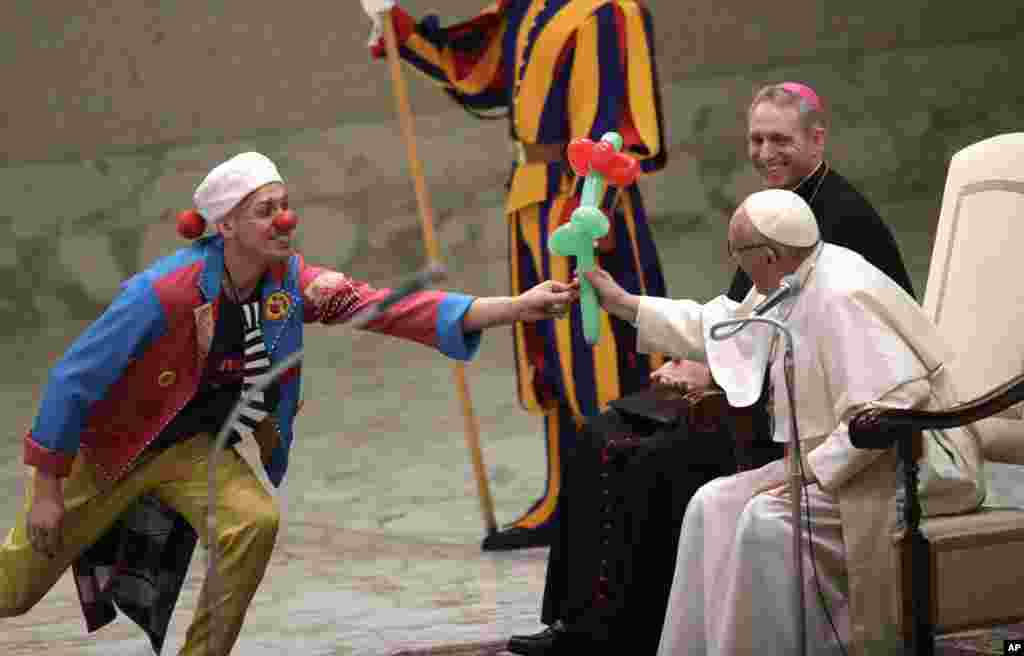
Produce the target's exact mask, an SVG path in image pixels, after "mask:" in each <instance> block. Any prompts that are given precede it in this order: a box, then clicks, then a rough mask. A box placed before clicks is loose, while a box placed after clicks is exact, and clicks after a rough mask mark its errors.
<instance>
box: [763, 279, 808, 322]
mask: <svg viewBox="0 0 1024 656" xmlns="http://www.w3.org/2000/svg"><path fill="white" fill-rule="evenodd" d="M799 291H800V279H799V278H797V277H796V274H793V273H790V274H787V275H785V276H782V280H781V281H779V287H778V289H776V290H775V291H774V292H772V294H771V296H769V297H768V298H766V299H764V300H763V301H761V302H760V303H758V304H757V305H756V306H754V311H753V313H752V315H753V316H755V317H758V316H761V315H762V314H764V313H765V312H767V311H768V310H770V309H772V308H773V307H775V306H776V305H778V304H779V303H781V302H782V301H784V300H785V299H787V298H789V297H790V296H793V295H795V294H796V293H797V292H799Z"/></svg>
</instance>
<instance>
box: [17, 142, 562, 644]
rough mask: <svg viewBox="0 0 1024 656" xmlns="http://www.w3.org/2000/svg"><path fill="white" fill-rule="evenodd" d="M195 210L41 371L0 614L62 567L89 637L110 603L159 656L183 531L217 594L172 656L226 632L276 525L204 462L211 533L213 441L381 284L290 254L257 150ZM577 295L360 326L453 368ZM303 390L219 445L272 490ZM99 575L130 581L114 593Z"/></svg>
mask: <svg viewBox="0 0 1024 656" xmlns="http://www.w3.org/2000/svg"><path fill="white" fill-rule="evenodd" d="M194 202H195V208H196V209H195V210H192V211H189V212H185V213H183V214H182V215H180V218H179V230H180V232H181V233H182V234H183V235H184V236H187V237H190V238H195V237H199V236H200V235H201V234H202V233H203V232H204V230H205V226H206V224H207V223H209V224H213V225H214V226H215V232H214V234H212V235H210V236H206V237H203V238H201V239H198V241H196V242H195V243H194V244H192V245H191V246H189V247H187V248H184V249H182V250H179V251H178V252H176V253H174V254H173V255H171V256H169V257H167V258H163V259H161V260H159V261H157V262H156V263H154V264H153V265H152V266H151V267H150V268H148V269H146V270H145V271H143V272H141V273H139V274H137V275H135V276H133V277H132V278H131V279H129V280H128V281H126V282H125V283H124V285H123V288H122V291H121V293H120V294H119V295H118V296H117V298H115V299H114V301H113V303H111V305H110V307H108V308H107V310H106V311H105V312H104V313H103V315H102V316H100V317H99V319H97V320H96V321H95V322H94V323H93V324H92V325H91V326H90V327H89V328H88V329H87V330H86V331H85V332H84V333H83V334H82V335H81V336H80V337H79V338H78V339H77V340H76V341H75V342H74V343H73V344H72V345H71V347H70V348H69V349H68V351H67V352H66V353H65V354H64V356H63V357H62V358H61V360H60V361H59V362H58V363H57V364H56V365H55V366H54V368H53V370H52V371H51V373H50V377H49V381H48V384H47V386H46V390H45V393H44V395H43V400H42V403H41V405H40V408H39V413H38V416H37V417H36V420H35V423H34V424H33V426H32V429H31V430H30V431H29V432H28V434H27V435H26V436H25V440H24V442H25V447H24V448H25V462H26V464H28V465H29V466H31V467H32V476H31V481H30V482H29V484H28V488H27V495H26V500H25V506H24V510H23V511H22V512H21V513H20V514H19V515H18V517H17V519H16V520H15V522H14V528H13V529H12V530H11V531H10V533H9V534H8V536H7V539H6V541H4V542H3V543H2V544H0V616H2V617H10V616H14V615H19V614H22V613H25V612H27V611H28V610H29V609H30V608H32V607H33V606H34V605H35V604H36V602H38V601H39V600H40V599H41V598H42V597H43V595H44V594H46V592H47V591H48V590H49V589H50V588H51V587H52V586H53V585H54V584H55V583H56V582H57V580H58V579H59V578H60V576H61V575H62V573H63V572H64V571H65V570H66V569H67V568H68V566H69V565H73V566H74V569H75V582H76V584H77V585H78V590H79V596H80V599H81V601H82V604H83V610H84V612H85V615H86V622H87V626H88V628H89V629H90V630H95V629H96V628H99V627H100V626H102V625H104V624H106V623H108V622H110V621H111V620H112V619H113V618H114V616H115V611H114V607H113V603H116V604H117V606H118V607H119V608H120V609H121V610H122V611H124V612H125V613H126V614H128V615H130V616H131V618H132V619H133V620H135V621H136V622H137V623H138V624H139V625H140V626H142V627H143V628H144V629H145V630H146V631H147V633H148V635H149V638H150V641H151V643H152V645H153V647H154V649H155V650H156V651H157V652H159V651H160V649H161V647H162V645H163V641H164V638H165V635H166V630H167V624H168V622H169V620H170V614H171V611H172V610H173V607H174V604H175V601H176V599H177V596H178V592H179V590H180V587H181V584H182V582H183V580H184V575H185V571H186V570H187V567H188V563H189V559H190V557H191V554H192V550H193V548H194V546H195V543H196V539H197V532H198V538H201V539H202V540H203V541H204V543H207V544H209V543H210V542H211V541H215V543H216V545H217V549H218V553H219V554H220V556H219V559H220V567H219V569H218V578H219V581H220V583H219V585H218V586H217V591H216V593H214V592H213V591H212V590H211V589H209V581H207V582H206V583H205V584H204V589H203V592H202V595H201V597H200V607H199V609H198V610H197V612H196V615H195V617H194V619H193V621H192V624H191V626H190V627H189V629H188V634H187V639H186V641H185V644H184V646H183V647H182V650H181V652H180V653H181V654H184V655H189V656H192V655H195V656H198V655H200V654H202V655H204V656H205V655H207V654H209V655H215V654H217V655H224V654H228V653H229V652H230V651H231V648H232V645H233V644H234V642H235V640H236V639H237V636H238V633H239V630H240V629H241V626H242V621H243V619H244V617H245V613H246V610H247V608H248V606H249V603H250V601H251V600H252V597H253V595H254V594H255V592H256V589H257V587H258V586H259V584H260V581H261V579H262V578H263V574H264V572H265V570H266V567H267V563H268V561H269V558H270V554H271V551H272V550H273V547H274V542H275V538H276V535H277V531H278V524H279V515H278V509H277V507H276V506H275V502H274V499H273V497H272V496H271V495H270V494H269V493H268V492H267V491H266V489H265V488H264V487H263V486H262V484H261V483H260V480H259V478H258V477H257V475H256V474H255V472H254V471H253V470H252V469H250V467H249V466H248V464H247V463H246V461H245V460H244V459H243V458H242V456H241V455H240V454H239V453H238V452H237V450H235V449H233V448H232V449H228V452H227V453H226V454H225V455H224V456H223V457H220V458H219V459H218V462H219V465H218V466H217V468H216V490H217V493H216V498H215V500H214V502H215V503H216V504H217V505H216V507H217V518H218V521H217V527H218V528H217V530H216V535H208V534H207V526H206V524H205V523H204V521H203V519H204V517H205V512H206V508H207V496H206V494H207V487H206V481H207V462H208V458H209V452H210V447H211V440H212V436H213V435H215V434H216V433H217V432H218V431H219V430H220V429H221V427H222V425H223V424H224V422H225V421H226V420H227V418H228V416H229V414H230V412H231V409H232V407H233V406H234V405H235V403H236V402H237V401H238V400H239V397H240V395H241V392H242V391H243V390H244V389H247V388H250V387H253V386H254V383H255V381H256V378H257V377H259V376H261V375H263V374H265V373H267V371H268V370H269V369H270V368H271V367H272V366H273V365H274V364H275V363H277V362H280V361H282V360H284V359H286V358H287V357H288V356H289V355H290V354H293V353H295V352H296V351H297V350H299V349H300V348H301V345H302V335H303V326H304V324H306V323H312V322H319V323H323V324H327V325H334V324H341V323H345V322H346V321H348V320H349V319H350V318H352V317H353V316H354V315H356V314H358V313H360V311H361V310H363V309H364V308H368V307H370V306H373V305H374V304H375V303H377V302H378V301H380V300H381V299H383V298H384V297H385V296H386V295H387V294H388V291H387V290H377V289H374V288H373V287H371V286H370V285H368V284H366V283H363V282H358V281H355V280H353V279H351V278H349V277H348V276H346V275H344V274H342V273H339V272H336V271H331V270H329V269H325V268H322V267H317V266H314V265H312V264H309V263H307V262H306V261H305V260H304V259H303V258H302V256H301V255H299V254H298V253H296V252H295V249H294V248H293V245H292V235H293V234H294V232H293V231H294V230H295V228H296V226H297V217H296V215H295V213H294V212H293V211H292V210H291V209H290V206H289V196H288V189H287V187H286V186H285V184H284V181H283V179H282V177H281V175H280V173H279V172H278V169H277V167H276V166H275V165H274V163H273V162H272V161H271V160H269V159H268V158H267V157H265V156H263V155H261V154H259V153H243V154H240V155H238V156H236V157H233V158H231V159H229V160H228V161H226V162H224V163H222V164H221V165H219V166H217V167H216V168H214V169H213V170H212V171H211V172H210V174H209V175H208V176H207V177H206V178H205V179H204V180H203V181H202V183H200V185H199V187H198V188H197V189H196V192H195V196H194ZM575 296H576V292H575V291H574V290H573V289H572V288H571V287H570V286H568V285H563V284H560V283H554V282H548V283H543V284H541V285H539V286H537V287H536V288H534V289H531V290H530V291H528V292H526V293H524V294H521V295H519V296H517V297H514V298H501V297H494V298H472V297H469V296H465V295H462V294H450V293H443V292H434V291H428V292H420V293H416V294H413V295H411V296H408V297H407V298H405V299H404V300H402V301H400V302H398V303H396V304H394V305H392V306H390V307H389V308H388V309H387V310H385V311H383V312H381V313H380V315H379V316H377V317H376V318H375V319H374V320H372V321H370V322H369V323H368V324H367V325H366V326H365V328H366V329H368V330H371V331H375V332H379V333H383V334H388V335H392V336H395V337H400V338H403V339H408V340H412V341H415V342H419V343H421V344H424V345H426V346H429V347H432V348H435V349H437V350H438V351H440V352H442V353H444V354H445V355H447V356H448V357H451V358H456V359H461V360H467V359H470V358H472V357H473V355H474V353H475V352H476V349H477V346H478V344H479V340H480V331H481V330H483V329H484V328H487V327H489V326H495V325H500V324H510V323H513V322H515V321H535V320H537V319H540V318H542V317H551V316H555V315H556V314H558V313H559V312H561V311H563V309H564V307H565V305H566V304H568V303H570V302H572V300H573V299H574V298H575ZM300 384H301V373H300V369H299V368H298V367H294V368H293V369H291V370H289V371H288V372H287V373H285V374H284V375H283V376H282V377H281V378H279V379H278V380H277V381H276V382H274V383H273V384H272V385H270V387H269V388H268V389H266V390H265V391H264V392H262V393H258V394H254V395H253V396H252V397H251V398H249V400H248V403H247V406H246V407H245V409H244V411H243V412H242V414H241V415H240V416H239V418H238V420H237V422H236V423H235V424H234V425H233V426H232V427H231V428H232V430H233V431H234V432H233V435H234V443H237V442H238V441H239V440H240V439H242V438H252V439H254V440H255V441H256V443H257V444H258V445H259V447H260V455H261V459H262V463H263V466H264V468H265V469H266V473H267V476H268V478H269V480H270V481H271V483H272V484H273V485H275V486H277V485H280V484H281V482H282V480H283V478H284V476H285V472H286V471H287V467H288V454H289V451H290V447H291V444H292V440H293V432H292V424H293V421H294V418H295V415H296V412H297V411H298V408H299V405H300V402H299V398H300ZM129 554H130V556H131V558H132V560H126V559H125V556H126V555H129ZM110 568H113V569H112V570H111V569H110ZM154 568H155V569H157V570H158V571H155V572H151V571H150V570H152V569H154ZM111 571H113V572H114V574H113V576H114V577H115V579H116V578H117V577H119V576H132V578H133V580H132V581H131V583H132V584H131V585H123V586H122V585H118V584H117V581H116V580H114V581H111V580H110V577H111ZM212 607H215V608H216V609H217V613H218V626H217V627H216V631H214V628H213V626H212V621H211V614H210V608H212Z"/></svg>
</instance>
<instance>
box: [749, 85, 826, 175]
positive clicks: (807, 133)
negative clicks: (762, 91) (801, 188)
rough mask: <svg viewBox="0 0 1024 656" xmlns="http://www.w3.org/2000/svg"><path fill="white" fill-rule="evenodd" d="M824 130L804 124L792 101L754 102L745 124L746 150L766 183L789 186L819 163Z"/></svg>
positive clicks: (822, 152) (822, 147)
mask: <svg viewBox="0 0 1024 656" xmlns="http://www.w3.org/2000/svg"><path fill="white" fill-rule="evenodd" d="M824 150H825V130H824V128H821V127H811V128H807V127H804V125H803V124H802V123H801V121H800V115H799V111H798V109H797V106H796V105H777V104H775V103H773V102H770V101H763V102H760V103H758V104H757V105H756V106H754V108H753V109H752V110H751V111H750V118H749V121H748V124H747V154H748V156H749V157H750V162H751V163H752V164H753V165H754V168H755V169H757V172H758V173H759V174H760V175H761V179H762V180H763V181H764V184H765V186H766V187H769V188H773V189H792V188H793V187H794V186H796V185H797V184H799V183H800V181H801V180H803V179H804V178H805V177H806V176H807V175H809V174H810V173H811V172H812V171H814V169H815V167H817V166H818V164H820V163H821V159H822V157H823V155H824Z"/></svg>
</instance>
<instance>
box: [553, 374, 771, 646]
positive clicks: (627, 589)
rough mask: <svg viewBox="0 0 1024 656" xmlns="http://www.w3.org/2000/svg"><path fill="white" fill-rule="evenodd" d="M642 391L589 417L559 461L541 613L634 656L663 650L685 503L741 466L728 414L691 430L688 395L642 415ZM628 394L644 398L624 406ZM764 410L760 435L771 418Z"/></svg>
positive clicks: (763, 451)
mask: <svg viewBox="0 0 1024 656" xmlns="http://www.w3.org/2000/svg"><path fill="white" fill-rule="evenodd" d="M644 396H645V392H640V393H638V394H636V395H633V396H632V397H626V398H625V399H622V400H621V401H620V404H622V405H621V406H620V408H623V409H619V408H616V407H614V406H615V404H614V403H613V407H612V408H610V409H609V410H607V411H606V412H604V413H603V414H601V415H600V416H598V417H596V418H594V419H592V420H590V421H589V422H588V423H587V424H586V425H585V427H584V429H583V430H582V431H581V432H580V434H579V437H578V440H577V444H576V448H575V450H574V452H572V453H570V454H569V458H567V459H566V460H565V461H564V462H563V463H562V488H561V490H560V498H559V504H558V507H559V512H560V513H562V515H561V518H560V521H559V525H558V526H559V532H558V533H557V534H556V536H555V537H554V540H553V542H552V545H551V551H550V555H549V557H548V569H547V579H546V582H545V587H544V601H543V607H542V611H541V621H542V622H544V623H545V624H549V625H550V624H553V623H554V622H555V621H556V620H562V621H563V622H565V623H567V624H568V625H569V626H570V630H571V631H572V632H573V633H574V634H576V635H575V636H574V637H576V638H577V639H578V640H581V641H593V642H596V643H600V645H601V646H602V647H604V648H609V647H617V648H619V649H622V650H623V653H630V654H632V655H633V656H642V655H644V654H652V655H653V654H654V653H655V652H656V651H657V647H658V640H659V638H660V636H661V629H662V624H663V622H664V619H665V610H666V607H667V606H668V595H669V590H670V588H671V586H672V577H673V575H674V573H675V562H676V552H677V548H678V544H679V530H680V527H681V525H682V521H683V514H684V513H685V511H686V504H687V503H688V502H689V500H690V498H691V497H692V496H693V494H694V493H695V492H696V491H697V488H699V487H700V486H701V485H703V484H705V483H707V482H709V481H711V480H712V479H714V478H716V477H718V476H726V475H730V474H733V473H735V472H736V455H735V453H734V449H733V443H734V440H733V437H732V432H731V430H730V428H729V422H728V421H722V422H721V423H720V424H719V425H718V426H716V427H713V428H712V429H711V430H708V431H707V432H697V431H691V430H690V428H689V427H688V421H687V418H688V412H689V408H688V404H687V402H686V401H684V400H683V399H681V398H680V399H678V400H676V401H675V402H674V403H675V406H676V407H675V408H674V411H673V412H668V413H666V412H665V407H664V402H662V403H661V407H660V408H658V409H657V411H653V412H645V410H644V407H645V405H647V404H646V403H645V399H644V398H643V397H644ZM629 401H639V403H633V404H632V407H631V408H629V409H626V408H625V406H626V405H628V403H623V402H629ZM672 415H675V416H674V417H673V416H672ZM757 416H758V420H757V421H756V422H755V426H756V427H758V428H759V429H760V430H758V433H761V432H762V431H763V429H764V428H765V427H766V426H767V417H765V416H763V409H761V410H760V411H759V414H758V415H757ZM755 451H756V453H755V454H754V456H753V459H754V461H755V464H764V463H767V462H769V461H770V460H773V459H775V458H777V457H779V454H780V448H779V447H776V446H775V445H772V444H770V443H764V442H759V443H758V444H757V445H756V449H755ZM627 649H628V650H629V651H628V652H626V651H625V650H627Z"/></svg>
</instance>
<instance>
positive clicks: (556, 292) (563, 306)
mask: <svg viewBox="0 0 1024 656" xmlns="http://www.w3.org/2000/svg"><path fill="white" fill-rule="evenodd" d="M579 297H580V292H579V283H578V282H574V283H572V284H566V283H564V282H557V281H555V280H547V281H545V282H542V283H540V284H539V285H536V286H534V287H531V288H530V289H528V290H526V291H525V292H523V293H522V294H520V295H519V297H518V298H517V299H516V300H517V302H518V303H519V313H518V316H519V320H520V321H541V320H543V319H558V318H561V317H564V316H565V315H566V314H568V313H569V306H570V305H571V304H572V303H573V302H574V301H576V300H577V299H578V298H579Z"/></svg>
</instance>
